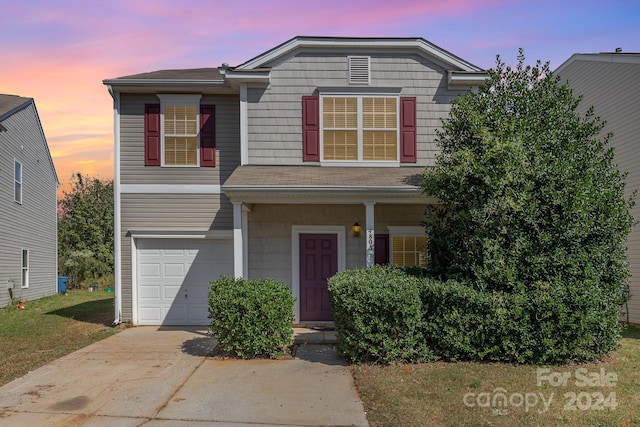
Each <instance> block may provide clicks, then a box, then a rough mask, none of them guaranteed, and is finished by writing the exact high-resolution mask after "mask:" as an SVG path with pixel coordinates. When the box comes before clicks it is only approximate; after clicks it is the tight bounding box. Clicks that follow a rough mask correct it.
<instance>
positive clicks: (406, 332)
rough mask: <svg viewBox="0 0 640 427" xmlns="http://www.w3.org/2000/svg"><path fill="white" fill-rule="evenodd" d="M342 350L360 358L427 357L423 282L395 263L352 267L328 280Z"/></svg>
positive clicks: (388, 360) (361, 360)
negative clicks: (422, 330) (423, 336)
mask: <svg viewBox="0 0 640 427" xmlns="http://www.w3.org/2000/svg"><path fill="white" fill-rule="evenodd" d="M329 298H330V301H331V308H332V310H333V318H334V321H335V326H336V331H337V335H338V350H339V351H340V353H341V354H342V355H343V356H344V357H345V358H347V359H350V360H353V361H356V362H371V361H372V362H391V361H411V360H426V359H427V358H428V356H429V354H428V352H427V350H426V347H425V345H424V342H423V340H422V339H421V335H420V328H419V325H420V322H421V316H422V307H421V302H420V292H419V282H418V279H416V278H415V277H411V276H408V275H406V274H405V273H403V272H402V271H401V270H400V269H397V268H393V267H381V266H375V267H371V268H368V269H354V270H347V271H344V272H341V273H338V274H336V275H335V276H333V277H332V278H330V279H329Z"/></svg>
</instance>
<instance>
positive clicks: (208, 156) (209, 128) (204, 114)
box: [200, 104, 216, 167]
mask: <svg viewBox="0 0 640 427" xmlns="http://www.w3.org/2000/svg"><path fill="white" fill-rule="evenodd" d="M215 165H216V106H215V105H204V104H203V105H201V106H200V166H202V167H214V166H215Z"/></svg>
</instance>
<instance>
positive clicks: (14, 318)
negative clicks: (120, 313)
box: [0, 290, 118, 385]
mask: <svg viewBox="0 0 640 427" xmlns="http://www.w3.org/2000/svg"><path fill="white" fill-rule="evenodd" d="M113 318H114V306H113V293H109V292H103V291H102V290H99V291H97V292H88V291H79V290H78V291H69V292H68V293H67V294H66V295H53V296H50V297H47V298H42V299H40V300H37V301H27V302H26V306H25V308H24V309H22V310H17V309H16V308H15V307H8V308H4V309H0V361H1V362H0V385H3V384H6V383H8V382H9V381H11V380H13V379H15V378H18V377H20V376H22V375H24V374H26V373H27V372H29V371H31V370H33V369H36V368H38V367H40V366H42V365H45V364H47V363H49V362H51V361H52V360H55V359H57V358H59V357H62V356H64V355H66V354H69V353H71V352H73V351H75V350H77V349H79V348H82V347H85V346H87V345H89V344H91V343H93V342H95V341H98V340H101V339H103V338H106V337H108V336H110V335H113V334H115V333H116V332H117V331H118V329H116V328H112V327H111V322H113Z"/></svg>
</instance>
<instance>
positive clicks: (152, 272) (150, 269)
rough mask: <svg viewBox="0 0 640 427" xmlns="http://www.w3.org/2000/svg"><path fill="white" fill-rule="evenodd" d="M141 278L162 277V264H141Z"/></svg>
mask: <svg viewBox="0 0 640 427" xmlns="http://www.w3.org/2000/svg"><path fill="white" fill-rule="evenodd" d="M140 276H142V277H156V278H158V277H160V264H149V263H141V264H140Z"/></svg>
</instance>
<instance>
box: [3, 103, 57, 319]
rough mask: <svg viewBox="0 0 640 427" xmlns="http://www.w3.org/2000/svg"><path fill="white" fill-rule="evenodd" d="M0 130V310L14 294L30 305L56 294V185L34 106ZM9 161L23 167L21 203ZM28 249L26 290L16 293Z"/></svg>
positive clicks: (9, 118)
mask: <svg viewBox="0 0 640 427" xmlns="http://www.w3.org/2000/svg"><path fill="white" fill-rule="evenodd" d="M2 125H3V126H4V127H5V128H7V131H0V236H2V237H1V238H0V285H1V286H0V307H5V306H6V305H7V304H8V303H9V302H10V296H9V291H8V287H9V281H13V283H14V289H13V295H14V297H16V298H20V299H22V300H27V301H31V300H35V299H38V298H42V297H45V296H48V295H53V294H55V293H56V292H57V271H58V268H57V195H56V193H57V186H56V176H55V172H54V170H53V167H52V165H51V162H50V156H49V151H48V149H47V146H46V141H45V140H44V139H43V136H42V130H41V128H40V122H39V120H38V117H37V113H36V110H35V108H34V107H33V104H31V105H29V106H28V107H26V108H25V109H23V110H20V111H18V112H16V113H15V114H13V115H12V116H10V117H8V118H6V119H5V120H4V121H3V122H2ZM14 159H15V160H18V161H19V162H20V163H21V164H22V204H18V203H16V202H15V201H14ZM23 248H24V249H29V287H28V288H26V289H22V288H21V276H22V271H21V267H22V264H21V255H22V249H23Z"/></svg>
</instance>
